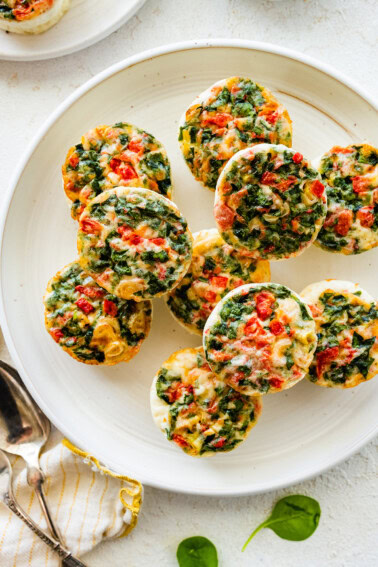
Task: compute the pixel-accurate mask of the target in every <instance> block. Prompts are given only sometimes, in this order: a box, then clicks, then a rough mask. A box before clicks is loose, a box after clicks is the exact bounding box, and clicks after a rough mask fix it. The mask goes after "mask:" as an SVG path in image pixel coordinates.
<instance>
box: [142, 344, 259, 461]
mask: <svg viewBox="0 0 378 567" xmlns="http://www.w3.org/2000/svg"><path fill="white" fill-rule="evenodd" d="M150 401H151V412H152V416H153V418H154V420H155V423H156V425H157V426H158V427H159V429H160V430H161V431H162V432H163V433H164V434H165V435H166V437H167V439H168V440H169V441H172V442H173V443H175V444H176V445H178V446H179V447H180V448H181V449H182V450H183V451H184V452H185V453H187V454H188V455H191V456H192V457H203V456H211V455H214V454H216V453H224V452H227V451H231V450H232V449H234V448H235V447H236V446H237V445H239V444H240V443H241V442H242V441H244V439H246V437H247V436H248V434H249V432H250V430H251V429H252V427H254V425H255V424H256V422H257V420H258V418H259V416H260V413H261V409H262V403H261V396H258V395H256V396H243V394H240V393H239V392H237V391H236V390H234V389H233V388H230V387H229V386H227V385H226V384H225V383H224V382H223V381H222V380H220V379H219V378H218V377H217V376H216V375H215V374H214V373H213V372H212V371H211V370H210V367H209V365H208V364H207V362H206V359H205V355H204V352H203V349H202V347H198V348H186V349H183V350H180V351H177V352H175V353H174V354H172V355H171V356H170V357H169V358H168V360H166V362H164V364H163V365H162V367H161V368H160V370H159V371H158V373H157V374H156V376H155V378H154V380H153V383H152V386H151V392H150Z"/></svg>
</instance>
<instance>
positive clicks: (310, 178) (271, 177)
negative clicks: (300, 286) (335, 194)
mask: <svg viewBox="0 0 378 567" xmlns="http://www.w3.org/2000/svg"><path fill="white" fill-rule="evenodd" d="M326 213H327V199H326V194H325V188H324V185H323V183H322V182H321V179H320V175H319V173H318V172H317V171H316V170H315V169H314V168H313V167H312V166H311V164H310V162H309V161H308V160H307V159H305V158H304V157H303V156H302V154H300V153H299V152H296V151H295V150H292V149H290V148H287V147H286V146H283V145H272V144H259V145H256V146H253V147H252V148H247V149H245V150H241V151H240V152H238V153H237V154H235V155H234V156H233V157H232V158H231V159H230V161H229V162H228V163H227V165H226V166H225V168H224V169H223V171H222V173H221V175H220V177H219V179H218V183H217V189H216V193H215V203H214V216H215V220H216V223H217V226H218V229H219V232H220V234H221V236H222V238H224V240H225V241H226V242H227V243H228V244H230V246H233V247H234V248H238V249H239V250H242V251H243V252H244V253H248V254H249V255H250V257H251V258H261V259H265V260H282V259H285V258H291V257H293V256H298V255H299V254H301V253H302V252H304V250H305V249H306V248H308V247H309V246H310V245H311V244H312V243H313V242H314V240H315V239H316V237H317V235H318V232H319V230H320V228H321V226H322V224H323V221H324V219H325V216H326Z"/></svg>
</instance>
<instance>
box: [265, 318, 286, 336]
mask: <svg viewBox="0 0 378 567" xmlns="http://www.w3.org/2000/svg"><path fill="white" fill-rule="evenodd" d="M269 329H270V331H271V333H273V335H280V334H281V333H283V332H284V330H285V328H284V326H283V325H282V323H280V322H279V321H277V319H274V321H271V323H270V325H269Z"/></svg>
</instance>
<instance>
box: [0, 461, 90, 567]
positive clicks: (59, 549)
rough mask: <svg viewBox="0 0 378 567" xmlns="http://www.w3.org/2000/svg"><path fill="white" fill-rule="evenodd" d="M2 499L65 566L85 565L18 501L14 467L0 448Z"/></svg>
mask: <svg viewBox="0 0 378 567" xmlns="http://www.w3.org/2000/svg"><path fill="white" fill-rule="evenodd" d="M0 500H1V501H2V502H3V503H4V504H5V505H6V506H7V507H8V508H9V510H11V511H12V512H13V513H14V514H16V516H18V517H19V518H20V520H22V521H23V522H24V523H25V524H26V525H27V526H28V528H30V529H31V530H32V531H33V532H34V533H35V534H36V535H37V536H38V537H39V538H41V540H42V541H44V542H45V543H46V545H48V546H49V547H51V549H52V550H53V551H55V553H57V554H58V555H59V557H60V558H61V559H62V565H63V566H64V567H85V565H84V563H82V562H81V561H79V559H76V557H73V555H71V553H70V552H69V551H68V550H67V549H65V547H63V545H62V544H61V543H60V542H59V541H58V540H57V539H55V538H53V537H50V536H49V535H48V534H47V533H46V532H45V531H43V530H41V529H40V528H39V527H38V526H37V524H36V523H34V521H33V520H32V519H31V518H30V516H28V514H26V512H25V511H24V510H23V509H22V508H21V506H20V505H19V504H18V503H17V501H16V499H15V497H14V494H13V490H12V467H11V465H10V462H9V459H8V457H7V456H6V455H5V453H3V451H1V450H0Z"/></svg>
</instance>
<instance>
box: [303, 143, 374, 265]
mask: <svg viewBox="0 0 378 567" xmlns="http://www.w3.org/2000/svg"><path fill="white" fill-rule="evenodd" d="M314 167H317V169H318V170H319V172H320V175H321V176H322V180H323V183H324V184H325V185H326V187H327V198H328V212H327V217H326V219H325V221H324V224H323V227H322V229H321V230H320V232H319V234H318V237H317V239H316V241H315V244H316V245H317V246H319V247H320V248H323V250H327V251H328V252H339V253H341V254H360V253H361V252H366V251H367V250H371V249H372V248H375V247H376V246H378V149H377V148H374V147H373V146H371V145H370V144H352V145H350V146H346V147H341V146H334V147H333V148H331V149H330V150H329V151H328V152H327V153H325V154H324V155H323V156H322V157H321V158H320V159H319V160H317V161H315V162H314Z"/></svg>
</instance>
